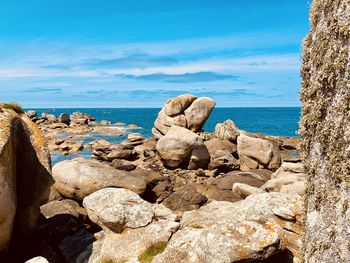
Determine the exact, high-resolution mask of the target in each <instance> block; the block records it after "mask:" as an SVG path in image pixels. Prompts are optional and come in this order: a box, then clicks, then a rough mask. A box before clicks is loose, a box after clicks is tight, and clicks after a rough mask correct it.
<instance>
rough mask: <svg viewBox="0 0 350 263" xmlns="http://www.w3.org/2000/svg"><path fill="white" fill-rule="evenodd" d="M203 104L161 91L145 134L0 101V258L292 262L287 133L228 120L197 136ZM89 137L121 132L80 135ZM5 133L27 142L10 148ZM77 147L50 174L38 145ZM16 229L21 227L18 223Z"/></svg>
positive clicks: (293, 183)
mask: <svg viewBox="0 0 350 263" xmlns="http://www.w3.org/2000/svg"><path fill="white" fill-rule="evenodd" d="M214 107H215V102H214V101H213V100H212V99H210V98H196V97H195V96H193V95H190V94H184V95H181V96H179V97H176V98H172V99H169V100H168V101H167V102H166V104H165V105H164V107H163V108H162V110H161V111H160V112H159V114H158V117H157V118H156V120H155V123H154V128H153V129H152V133H153V135H154V137H153V138H144V136H142V135H141V134H139V133H133V132H130V131H129V129H132V128H134V127H135V126H121V125H120V124H115V125H112V124H111V123H110V122H109V121H108V120H104V121H100V122H99V123H97V122H96V120H95V118H94V117H92V116H89V115H87V114H84V113H78V112H77V113H74V114H72V115H70V116H69V115H67V114H64V113H62V114H61V115H60V116H58V117H57V116H53V115H50V114H43V116H41V117H38V116H37V114H36V112H34V111H28V112H27V113H26V114H16V113H15V112H13V111H12V110H8V109H2V110H1V112H0V153H1V157H0V158H1V159H0V184H1V185H2V186H1V187H2V189H8V190H7V192H5V193H4V192H2V193H0V203H1V206H2V207H6V208H8V210H9V211H10V212H9V211H7V210H1V211H0V219H4V220H0V251H2V254H3V255H4V257H5V256H7V257H9V258H11V259H12V260H13V261H11V262H26V261H27V260H29V261H28V262H50V263H51V262H52V263H55V262H67V263H70V262H76V263H83V262H91V263H92V262H96V263H97V262H101V263H102V262H103V263H107V262H109V263H111V262H116V263H117V262H118V263H119V262H129V263H136V262H139V263H146V262H153V263H162V262H169V263H171V262H176V263H191V262H192V263H197V262H202V263H215V262H217V263H226V262H227V263H232V262H302V261H301V260H302V256H301V238H302V233H303V229H302V226H301V221H302V197H303V193H304V190H305V175H304V167H303V165H302V163H301V159H300V157H299V156H298V154H297V153H298V151H299V140H298V139H296V138H287V137H274V136H268V135H264V134H252V133H249V132H247V131H243V130H241V129H239V127H237V126H236V125H235V123H234V120H227V121H225V122H223V123H218V124H217V125H216V128H215V131H214V132H212V133H209V132H205V131H203V125H204V124H205V122H206V120H207V119H208V117H209V115H210V113H211V111H212V110H213V108H214ZM34 123H36V125H35V124H34ZM19 127H20V128H19ZM40 130H41V131H40ZM95 133H99V134H109V135H110V136H122V135H124V136H125V135H126V134H127V139H125V140H124V141H122V142H120V143H118V144H117V143H113V142H110V141H107V140H103V139H97V140H91V141H90V142H89V143H88V144H86V143H84V140H83V139H82V138H84V137H87V136H91V138H94V134H95ZM42 134H44V135H45V137H46V140H47V143H46V142H45V138H44V136H43V135H42ZM16 136H17V137H16ZM17 138H27V139H26V140H24V139H21V140H20V141H21V142H22V143H20V144H18V143H16V142H18V141H19V139H17ZM39 138H40V139H39ZM38 140H40V142H38ZM84 148H85V149H89V151H90V152H91V158H81V157H79V158H73V157H72V158H70V159H69V160H64V161H62V162H59V163H57V164H55V165H54V166H53V168H52V172H51V166H50V161H49V160H50V155H49V151H50V152H51V153H57V152H60V153H62V154H65V155H72V154H74V153H76V152H79V151H81V150H82V149H84ZM23 149H28V150H25V151H23ZM48 150H49V151H48ZM73 156H74V155H73ZM18 160H22V161H21V162H19V161H18ZM39 164H41V165H39ZM19 167H22V168H19ZM23 167H25V170H24V169H23ZM43 167H44V168H45V169H44V168H43ZM24 171H32V172H29V173H24ZM24 174H25V175H24ZM51 175H52V176H51ZM9 178H10V180H9ZM28 182H30V184H28ZM22 185H23V186H22ZM28 189H30V193H28V191H29V190H28ZM27 207H30V209H29V208H27ZM26 209H27V210H26ZM28 209H29V210H30V212H29V210H28ZM34 211H35V212H34ZM39 211H40V213H39ZM28 213H29V214H30V215H31V217H22V216H21V214H26V215H28ZM22 226H30V227H28V228H26V231H18V230H19V229H22ZM11 229H13V231H11ZM11 240H12V241H11ZM19 250H20V251H21V253H18V251H19Z"/></svg>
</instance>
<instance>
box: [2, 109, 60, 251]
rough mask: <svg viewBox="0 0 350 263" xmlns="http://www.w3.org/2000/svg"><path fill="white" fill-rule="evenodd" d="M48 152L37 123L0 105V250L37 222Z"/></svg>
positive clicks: (45, 191) (47, 179) (47, 177)
mask: <svg viewBox="0 0 350 263" xmlns="http://www.w3.org/2000/svg"><path fill="white" fill-rule="evenodd" d="M52 184H53V179H52V176H51V165H50V154H49V152H48V150H47V144H46V141H45V139H44V137H43V135H42V134H41V132H40V130H39V129H38V127H37V126H36V125H35V124H34V123H33V122H32V121H31V120H30V119H29V118H28V117H27V116H26V115H17V114H16V113H15V112H14V111H12V110H5V109H0V189H1V191H0V207H1V209H0V254H1V253H2V252H4V251H5V250H6V249H7V248H8V246H9V242H10V240H11V237H12V236H14V239H15V241H16V240H17V239H19V238H21V237H23V236H24V235H26V234H27V233H29V232H30V231H31V230H32V229H33V228H34V227H35V225H36V222H37V219H38V216H39V212H40V210H39V207H40V205H41V204H43V203H44V202H46V201H47V199H48V197H49V193H50V186H51V185H52Z"/></svg>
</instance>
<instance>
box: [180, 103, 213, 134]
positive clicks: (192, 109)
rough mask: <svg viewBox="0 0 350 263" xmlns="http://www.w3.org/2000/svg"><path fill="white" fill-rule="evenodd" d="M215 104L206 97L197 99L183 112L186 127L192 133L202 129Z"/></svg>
mask: <svg viewBox="0 0 350 263" xmlns="http://www.w3.org/2000/svg"><path fill="white" fill-rule="evenodd" d="M215 104H216V103H215V101H214V100H212V99H211V98H207V97H203V98H198V99H196V100H195V101H193V103H192V104H191V106H189V107H188V108H187V109H186V110H185V112H184V113H185V117H186V122H187V125H186V127H187V128H188V129H190V130H191V131H193V132H197V131H199V130H200V129H202V127H203V125H204V123H205V122H206V120H207V119H208V117H209V115H210V113H211V112H212V110H213V109H214V107H215Z"/></svg>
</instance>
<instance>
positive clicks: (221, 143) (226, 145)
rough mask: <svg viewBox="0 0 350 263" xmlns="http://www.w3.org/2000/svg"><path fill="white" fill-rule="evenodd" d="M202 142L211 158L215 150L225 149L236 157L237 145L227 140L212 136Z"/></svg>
mask: <svg viewBox="0 0 350 263" xmlns="http://www.w3.org/2000/svg"><path fill="white" fill-rule="evenodd" d="M204 144H205V146H206V147H207V149H208V152H209V154H210V156H211V157H212V158H213V156H214V155H215V154H216V152H217V151H227V152H229V153H230V154H231V155H233V156H236V157H238V153H237V145H236V144H233V143H232V142H230V141H228V140H223V139H218V138H213V139H210V140H207V141H205V142H204Z"/></svg>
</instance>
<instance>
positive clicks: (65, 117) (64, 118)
mask: <svg viewBox="0 0 350 263" xmlns="http://www.w3.org/2000/svg"><path fill="white" fill-rule="evenodd" d="M58 122H61V123H65V124H67V125H69V124H70V117H69V115H68V114H67V113H61V114H60V116H58Z"/></svg>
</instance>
